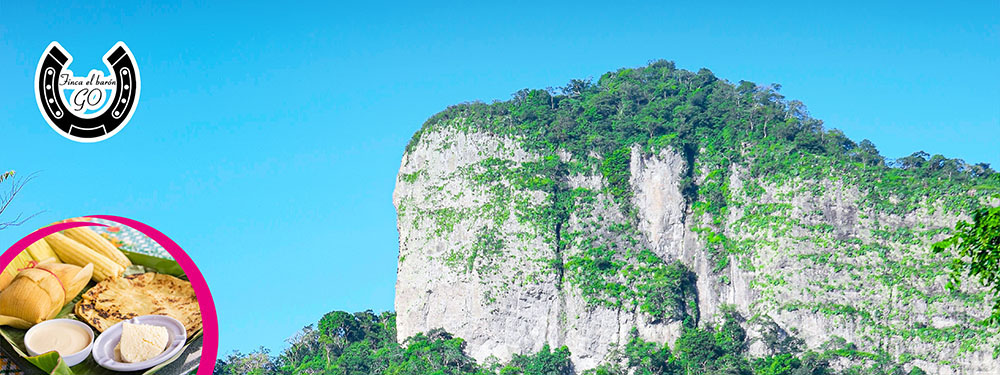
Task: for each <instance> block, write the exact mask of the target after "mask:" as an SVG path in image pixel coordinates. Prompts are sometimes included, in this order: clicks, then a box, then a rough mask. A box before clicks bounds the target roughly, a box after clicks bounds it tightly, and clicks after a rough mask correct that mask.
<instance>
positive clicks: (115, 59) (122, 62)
mask: <svg viewBox="0 0 1000 375" xmlns="http://www.w3.org/2000/svg"><path fill="white" fill-rule="evenodd" d="M112 49H113V51H111V52H110V53H109V54H108V55H106V57H105V60H106V61H107V64H108V66H110V67H111V73H112V74H114V76H115V88H116V90H115V96H114V98H112V99H113V100H114V101H112V102H110V103H109V104H108V105H107V106H105V108H104V112H103V113H101V114H100V115H98V116H97V117H94V118H81V117H79V116H77V115H75V114H73V113H72V112H70V111H68V110H67V108H66V105H65V104H64V103H63V101H62V100H60V95H61V93H62V89H61V88H60V87H59V75H60V73H61V72H62V71H63V68H65V67H66V63H67V62H68V61H69V60H70V56H69V54H68V53H67V52H66V51H64V50H63V49H62V48H60V46H59V45H56V44H55V43H53V45H52V46H51V48H49V50H48V52H47V53H46V54H45V57H44V58H43V60H42V63H41V67H40V68H39V73H38V86H37V87H36V88H35V89H36V90H37V92H36V94H37V95H38V98H39V100H41V103H40V104H41V107H42V112H43V113H44V114H45V116H46V117H48V119H49V121H50V122H51V123H52V124H53V125H54V126H55V127H57V128H59V130H62V131H63V132H64V133H66V134H69V135H71V136H74V137H77V138H98V137H102V136H104V135H107V134H110V133H111V132H113V131H114V130H115V129H117V128H118V127H119V126H121V125H122V123H124V122H125V120H126V119H128V116H129V113H131V112H132V110H133V109H134V108H135V102H136V100H135V99H136V92H137V88H136V87H137V85H136V83H137V79H136V68H135V60H134V59H133V58H132V54H131V53H130V52H129V51H128V50H126V49H125V48H124V47H122V46H121V45H115V47H112Z"/></svg>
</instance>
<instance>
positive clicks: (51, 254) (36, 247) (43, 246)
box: [26, 240, 59, 262]
mask: <svg viewBox="0 0 1000 375" xmlns="http://www.w3.org/2000/svg"><path fill="white" fill-rule="evenodd" d="M26 250H27V252H28V254H31V257H32V258H34V259H35V260H37V261H39V262H41V261H43V260H46V259H49V258H55V259H56V261H59V256H57V255H56V252H55V251H52V247H51V246H49V243H48V242H45V240H38V241H35V243H33V244H31V245H28V248H27V249H26Z"/></svg>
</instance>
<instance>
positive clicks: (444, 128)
mask: <svg viewBox="0 0 1000 375" xmlns="http://www.w3.org/2000/svg"><path fill="white" fill-rule="evenodd" d="M699 74H701V73H699ZM619 76H620V74H619ZM602 79H603V78H602ZM609 79H610V78H609ZM681 81H682V82H683V80H681ZM599 86H601V87H603V86H607V84H605V83H601V84H599ZM595 95H597V94H595ZM566 97H569V98H572V96H571V95H567V96H566ZM654 99H655V97H654V98H653V99H646V100H645V102H643V101H642V100H639V101H640V102H643V103H649V102H650V101H652V100H654ZM525 100H528V101H530V100H531V98H530V97H529V98H527V99H525ZM550 100H553V103H544V102H541V103H542V104H540V105H544V106H547V107H549V108H553V110H554V109H555V108H559V105H558V104H556V103H554V99H551V98H550ZM566 100H571V99H566ZM644 105H651V104H644ZM619 108H621V107H619ZM625 110H628V109H627V108H626V109H625ZM511 112H513V111H511ZM626 115H627V113H626ZM518 121H524V120H523V118H518V117H517V114H516V113H506V114H500V115H496V116H495V117H491V118H484V117H482V116H470V115H468V109H464V110H462V111H460V112H457V114H453V115H451V116H448V117H437V118H433V119H431V120H430V121H428V124H427V125H425V127H424V128H423V129H422V130H421V131H420V132H419V133H418V135H417V136H416V137H415V138H414V141H413V142H412V143H411V145H410V147H408V149H407V151H406V153H405V154H404V156H403V159H402V163H401V166H400V171H399V175H398V179H397V181H396V189H395V192H394V196H393V201H394V204H395V206H396V208H397V211H398V229H399V235H400V253H399V271H398V280H397V284H396V302H395V305H396V312H397V314H398V315H397V325H398V327H397V329H398V337H401V338H405V337H409V336H411V335H413V334H415V333H417V332H422V331H428V330H430V329H433V328H439V327H440V328H445V329H446V330H448V331H449V332H452V333H453V334H455V335H456V336H458V337H462V338H464V339H466V340H467V341H468V344H469V346H468V350H469V353H470V354H471V355H472V356H473V357H475V358H476V359H478V360H480V361H489V360H490V358H491V357H492V358H494V359H495V360H498V361H505V360H508V359H509V358H510V357H511V355H512V354H515V353H530V352H534V351H537V350H539V349H540V348H541V346H542V345H543V344H546V343H548V344H550V345H553V346H562V345H565V346H567V347H568V348H569V349H570V350H571V352H572V355H573V361H574V364H575V367H576V369H577V370H578V371H582V370H586V369H589V368H593V367H594V366H596V365H597V364H598V363H600V362H601V361H603V360H604V359H605V357H606V356H607V355H608V352H609V351H610V350H612V348H613V345H614V344H619V345H620V344H622V343H624V342H625V341H627V340H628V337H629V335H630V332H632V331H633V329H634V330H636V331H637V332H638V334H639V336H641V337H643V338H645V339H647V340H652V341H657V342H668V343H672V342H673V341H674V340H676V339H677V337H679V335H680V334H681V331H682V327H683V325H684V324H707V323H710V322H713V321H715V320H716V319H717V318H718V317H719V316H720V314H721V312H722V311H723V310H725V309H726V308H727V307H726V306H731V307H728V308H734V309H735V310H736V311H737V312H739V313H740V315H741V316H743V317H746V321H745V323H744V326H745V327H746V328H747V329H748V331H749V332H750V336H751V340H750V342H751V344H750V352H751V353H752V354H756V355H765V354H771V353H775V352H780V351H781V350H784V349H783V348H782V343H789V342H795V341H797V340H801V341H799V342H800V343H801V344H802V345H803V346H804V347H806V348H821V347H823V346H824V345H830V344H829V343H831V342H838V341H839V342H849V343H853V344H855V345H857V346H858V347H859V348H860V349H862V350H866V351H869V352H884V353H888V354H889V355H891V356H892V357H893V358H898V359H899V361H900V362H905V363H906V364H907V366H913V365H916V366H919V367H921V368H922V369H924V370H926V371H927V372H928V373H932V374H995V373H1000V362H998V361H997V359H995V358H994V357H993V347H995V346H996V345H997V344H998V340H997V338H996V330H995V329H992V328H988V327H984V326H982V325H979V324H978V323H977V322H978V321H980V320H982V319H983V318H985V317H986V316H988V314H989V303H988V302H989V301H988V300H987V298H986V297H985V294H984V291H983V290H980V289H977V288H976V284H975V283H972V282H969V283H965V285H964V288H965V289H964V290H961V291H951V290H949V289H947V288H946V287H945V285H946V283H947V277H946V274H945V267H946V266H945V264H946V261H947V260H946V259H945V258H944V257H943V256H940V255H937V254H933V253H931V252H930V244H931V243H933V242H934V241H936V240H940V239H941V238H942V237H943V236H944V235H946V234H947V232H948V228H951V227H953V226H954V224H955V222H956V221H957V220H959V219H965V218H967V216H965V215H966V212H967V210H964V209H961V208H959V207H957V205H960V204H996V202H995V201H993V202H990V201H989V199H990V198H988V197H985V196H982V195H981V194H980V193H979V192H977V191H975V190H969V189H965V190H962V189H955V190H950V191H939V192H938V193H940V194H938V195H940V196H930V195H928V196H912V194H907V193H906V192H902V194H900V192H896V191H880V190H878V187H877V186H876V187H872V186H868V185H865V184H864V183H862V182H859V181H879V183H884V180H885V179H888V178H889V177H888V176H889V175H885V176H883V175H873V174H872V173H874V172H870V171H871V170H883V169H884V168H883V169H865V168H862V167H857V168H853V167H846V168H843V169H841V168H842V165H835V164H829V163H832V162H831V160H832V159H829V158H825V157H815V158H813V157H798V156H797V157H798V158H799V159H795V160H797V164H796V165H795V166H794V167H785V169H784V170H780V171H778V172H773V171H770V172H768V171H764V172H762V171H761V165H764V164H766V162H767V161H768V160H769V159H770V158H771V157H772V156H771V155H769V154H767V153H766V152H770V151H766V150H768V149H767V148H761V147H756V146H753V145H749V144H743V143H737V144H736V145H737V146H735V147H741V149H736V150H733V149H730V150H727V151H726V152H728V154H725V155H735V156H727V157H726V158H720V157H717V156H713V155H719V154H721V153H722V152H721V151H718V152H715V154H713V152H714V151H713V150H712V147H713V146H711V145H709V146H706V145H704V144H701V145H699V144H697V143H691V142H688V143H681V142H676V141H673V140H674V139H675V138H676V137H677V135H676V134H674V133H670V132H669V130H670V129H667V130H665V131H661V132H662V133H664V134H666V135H662V136H656V135H657V134H653V135H654V136H656V137H651V138H649V137H647V138H649V139H651V140H648V139H647V140H646V141H645V142H623V143H621V144H620V146H621V147H612V148H609V147H606V146H603V145H600V144H598V143H595V146H594V147H593V149H592V150H586V149H585V148H586V147H583V148H581V146H580V144H581V143H570V142H571V140H564V141H562V142H564V143H550V144H555V145H556V146H557V147H548V148H546V147H539V146H538V145H537V142H535V141H534V139H535V138H533V137H535V135H532V134H531V133H524V132H521V133H519V132H518V131H497V130H496V129H497V126H498V125H497V124H500V125H501V126H507V127H509V126H511V125H509V124H516V123H517V122H518ZM558 121H559V120H558V119H555V120H552V121H550V122H548V123H547V124H548V125H544V126H550V127H554V126H555V124H556V123H557V122H558ZM578 123H579V122H578ZM751 123H752V121H751ZM764 126H765V127H766V126H767V125H766V122H765V125H764ZM758 130H759V129H755V130H754V131H758ZM553 131H555V130H553ZM766 131H767V130H765V132H766ZM748 134H753V133H750V132H748ZM573 136H574V135H572V134H571V135H569V137H573ZM681 136H683V134H682V135H681ZM583 144H586V142H585V143H583ZM609 150H610V151H609ZM761 150H765V152H764V153H761V152H762V151H761ZM769 150H771V151H773V150H774V147H771V148H770V149H769ZM803 155H807V156H808V155H809V154H806V153H803ZM616 158H617V159H616ZM618 159H620V160H618ZM720 160H723V161H720ZM615 163H619V164H620V165H619V166H618V167H617V168H618V169H617V172H616V169H615V168H614V166H615ZM844 165H848V166H850V165H853V164H844ZM852 168H853V169H852ZM622 171H624V174H622V173H623V172H622ZM878 173H882V172H878ZM914 183H919V182H914ZM712 189H715V190H712ZM873 189H874V190H873ZM692 191H694V192H696V193H698V194H693V193H691V192H692ZM716 191H720V192H721V193H713V192H716ZM712 194H721V198H720V197H714V198H713V195H712ZM968 202H973V203H968ZM720 207H721V208H720ZM675 261H679V264H682V265H683V266H684V268H685V269H686V270H690V274H691V275H690V276H691V277H690V279H686V278H684V277H683V275H681V276H678V275H679V274H678V273H677V272H674V268H671V267H673V266H672V265H673V264H675V263H674V262H675ZM664 280H666V281H664ZM684 280H690V281H691V282H690V284H691V285H690V288H687V289H686V288H685V286H684V283H685V281H684ZM692 322H694V323H692ZM841 338H842V339H843V340H840V339H841ZM861 360H862V361H863V359H861ZM844 365H847V364H846V363H845V364H844Z"/></svg>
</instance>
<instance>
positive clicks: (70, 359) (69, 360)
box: [24, 319, 94, 366]
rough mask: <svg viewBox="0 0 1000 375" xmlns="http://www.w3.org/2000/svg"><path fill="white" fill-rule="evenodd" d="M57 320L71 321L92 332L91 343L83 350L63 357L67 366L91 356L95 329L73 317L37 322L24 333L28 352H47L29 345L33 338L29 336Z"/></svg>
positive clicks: (34, 354)
mask: <svg viewBox="0 0 1000 375" xmlns="http://www.w3.org/2000/svg"><path fill="white" fill-rule="evenodd" d="M55 322H63V323H70V324H74V325H77V326H80V327H83V328H84V330H86V331H87V333H89V334H90V344H88V345H87V347H86V348H83V350H81V351H78V352H76V353H73V354H70V355H68V356H64V357H62V360H63V362H66V366H76V365H78V364H80V362H83V361H84V360H86V359H87V357H89V356H90V351H91V349H93V347H94V330H93V329H91V328H90V326H88V325H87V323H84V322H81V321H79V320H73V319H52V320H46V321H44V322H41V323H38V324H35V326H34V327H31V329H29V330H28V333H25V334H24V346H25V347H26V348H27V349H28V353H29V354H31V355H32V356H36V355H42V354H45V353H41V352H38V351H37V350H35V349H34V348H32V347H31V346H29V345H28V342H30V341H31V340H29V338H30V337H31V336H32V335H34V334H35V333H36V332H38V327H42V326H45V325H48V324H52V323H55Z"/></svg>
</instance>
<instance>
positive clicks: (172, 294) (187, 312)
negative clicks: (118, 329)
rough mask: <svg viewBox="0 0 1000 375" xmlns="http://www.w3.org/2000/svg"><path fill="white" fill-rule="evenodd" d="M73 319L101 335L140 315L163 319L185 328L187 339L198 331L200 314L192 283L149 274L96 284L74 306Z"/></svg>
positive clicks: (199, 328)
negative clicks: (180, 324)
mask: <svg viewBox="0 0 1000 375" xmlns="http://www.w3.org/2000/svg"><path fill="white" fill-rule="evenodd" d="M75 312H76V316H77V317H79V318H80V319H81V320H83V321H85V322H87V323H89V324H90V325H91V326H93V327H94V328H96V329H97V330H98V331H101V332H104V331H105V330H107V329H108V328H111V326H113V325H115V324H117V323H118V322H121V321H123V320H128V319H131V318H134V317H136V316H142V315H166V316H169V317H171V318H174V319H177V320H179V321H180V322H181V323H182V324H184V328H185V329H186V330H187V334H188V336H189V337H190V336H191V335H193V334H194V333H195V332H197V331H199V330H201V310H200V308H199V307H198V297H197V296H195V293H194V289H193V288H192V287H191V283H190V282H188V281H185V280H181V279H178V278H176V277H173V276H170V275H164V274H159V273H154V272H148V273H144V274H138V275H130V276H125V277H119V278H112V279H108V280H105V281H102V282H100V283H97V285H95V286H94V287H93V288H90V290H88V291H87V292H86V293H84V294H83V297H82V298H81V300H80V302H77V304H76V309H75Z"/></svg>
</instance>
